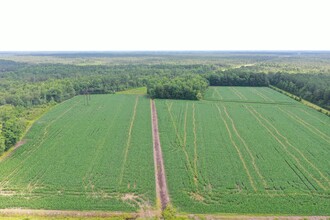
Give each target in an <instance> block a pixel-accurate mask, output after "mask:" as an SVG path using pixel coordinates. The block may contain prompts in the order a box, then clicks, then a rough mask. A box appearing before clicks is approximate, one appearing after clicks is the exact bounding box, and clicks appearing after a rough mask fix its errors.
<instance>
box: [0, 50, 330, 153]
mask: <svg viewBox="0 0 330 220" xmlns="http://www.w3.org/2000/svg"><path fill="white" fill-rule="evenodd" d="M288 55H290V56H291V55H292V54H288V53H285V54H270V53H267V54H255V53H253V54H245V53H242V54H238V55H237V54H232V53H219V54H208V53H206V52H205V53H190V54H189V53H173V54H171V53H150V54H138V53H137V54H129V53H118V54H90V53H87V54H56V55H49V54H46V55H45V54H44V55H42V54H34V55H26V54H25V55H17V56H13V55H12V54H10V56H1V54H0V120H1V121H0V122H1V123H0V154H1V153H2V152H4V151H6V150H8V149H9V148H10V147H12V146H13V145H15V143H16V142H17V141H18V140H19V139H20V138H21V136H22V135H23V133H24V132H25V131H26V128H27V127H28V126H29V125H30V124H31V123H33V120H35V119H36V117H37V116H38V115H40V114H42V112H44V111H46V110H47V109H48V108H49V107H51V106H53V105H55V104H56V103H60V102H62V101H64V100H67V99H69V98H71V97H73V96H75V95H81V94H111V93H116V92H117V91H122V90H126V89H129V88H134V87H140V86H146V87H147V91H148V95H149V96H150V97H151V98H168V99H191V100H200V99H202V98H203V94H204V92H205V90H206V89H207V87H208V86H209V85H211V86H268V85H269V84H271V85H273V86H276V87H278V88H280V89H283V90H285V91H288V92H290V93H293V94H295V95H297V96H299V97H301V98H303V99H306V100H308V101H311V102H313V103H315V104H317V105H319V106H322V107H324V108H326V109H330V68H329V66H330V64H329V63H328V62H327V61H326V60H327V58H328V56H329V55H328V54H324V53H321V54H317V56H318V57H317V58H315V57H313V56H316V55H315V54H307V55H306V56H305V57H303V58H301V57H299V56H296V57H295V58H294V59H292V58H288V59H285V58H284V57H287V56H288ZM292 56H293V55H292ZM295 60H298V62H296V61H295ZM303 61H304V62H303ZM311 65H312V66H314V67H313V68H312V67H311ZM306 69H307V70H306ZM310 69H311V73H310V74H309V73H306V72H308V70H310ZM317 72H319V73H317Z"/></svg>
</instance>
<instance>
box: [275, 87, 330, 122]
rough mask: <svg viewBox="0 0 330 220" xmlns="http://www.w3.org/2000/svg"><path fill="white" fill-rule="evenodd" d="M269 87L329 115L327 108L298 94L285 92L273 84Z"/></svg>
mask: <svg viewBox="0 0 330 220" xmlns="http://www.w3.org/2000/svg"><path fill="white" fill-rule="evenodd" d="M269 88H271V89H273V90H275V91H277V92H279V93H282V94H284V95H286V96H288V97H290V98H292V99H294V100H296V101H297V102H300V103H302V104H304V105H306V106H308V107H310V108H313V109H315V110H317V111H319V112H321V113H323V114H325V115H327V116H330V111H329V110H327V109H325V108H322V107H320V106H318V105H316V104H314V103H311V102H309V101H307V100H305V99H302V98H300V97H299V96H296V95H293V94H292V93H289V92H287V91H285V90H283V89H280V88H277V87H276V86H273V85H269Z"/></svg>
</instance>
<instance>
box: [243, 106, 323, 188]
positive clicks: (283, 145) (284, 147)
mask: <svg viewBox="0 0 330 220" xmlns="http://www.w3.org/2000/svg"><path fill="white" fill-rule="evenodd" d="M244 107H245V108H246V109H247V110H248V111H249V112H250V113H251V115H252V116H253V117H254V118H255V119H256V120H257V121H258V122H259V124H260V125H261V126H263V127H264V128H265V129H266V130H267V131H268V133H269V134H270V135H271V136H272V137H273V138H274V139H275V140H276V141H277V142H278V143H279V144H280V145H281V146H282V147H283V149H284V151H285V152H286V153H287V154H288V155H290V156H291V158H292V159H294V160H295V161H296V163H297V164H298V165H299V167H300V168H301V169H302V170H303V171H304V172H305V173H307V174H308V175H309V176H310V177H311V178H312V179H313V180H314V181H315V182H316V183H317V184H318V185H319V187H320V188H322V189H323V190H326V187H325V186H324V185H323V184H322V183H321V182H320V181H319V180H318V179H316V178H315V177H314V176H313V175H312V174H311V173H310V172H308V170H306V168H305V167H304V166H303V165H302V164H301V161H300V160H299V159H298V158H297V157H296V156H295V155H294V154H292V153H291V152H290V151H289V150H288V147H287V146H286V145H285V144H284V143H283V142H282V141H281V140H280V139H279V137H278V136H277V135H275V134H274V132H272V131H271V130H270V128H269V127H268V126H266V125H265V124H264V123H263V122H262V121H261V119H260V117H258V116H257V113H256V110H255V109H254V108H253V107H250V108H251V109H252V110H251V109H250V108H249V107H247V106H244ZM264 120H265V119H264ZM265 121H266V120H265ZM266 122H267V121H266ZM269 123H270V122H268V124H269ZM273 129H274V128H273ZM274 130H275V129H274ZM275 132H276V130H275Z"/></svg>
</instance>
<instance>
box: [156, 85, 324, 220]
mask: <svg viewBox="0 0 330 220" xmlns="http://www.w3.org/2000/svg"><path fill="white" fill-rule="evenodd" d="M156 106H157V110H158V117H159V131H160V139H161V144H162V149H163V155H164V163H165V170H166V175H167V182H168V187H169V192H170V199H171V201H172V203H173V205H174V206H175V207H176V208H177V209H178V210H179V211H180V212H188V213H249V214H275V215H279V214H290V215H295V214H297V215H329V214H330V159H329V158H330V119H329V117H327V116H325V115H324V114H321V113H319V112H317V111H315V110H313V109H310V108H308V107H306V106H304V105H302V104H301V103H299V102H296V101H294V100H292V99H290V98H288V97H286V96H284V95H282V94H280V93H278V92H276V91H274V90H271V89H269V88H252V87H249V88H248V87H210V88H209V90H208V91H207V93H206V96H205V100H204V101H179V100H156Z"/></svg>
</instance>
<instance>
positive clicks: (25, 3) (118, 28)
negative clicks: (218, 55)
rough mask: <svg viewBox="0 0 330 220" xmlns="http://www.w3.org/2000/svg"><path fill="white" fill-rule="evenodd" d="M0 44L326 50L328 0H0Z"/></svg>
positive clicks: (329, 45) (21, 47)
mask: <svg viewBox="0 0 330 220" xmlns="http://www.w3.org/2000/svg"><path fill="white" fill-rule="evenodd" d="M8 50H14V51H25V50H39V51H40V50H42V51H45V50H52V51H53V50H71V51H72V50H74V51H76V50H103V51H104V50H330V0H0V51H8Z"/></svg>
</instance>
